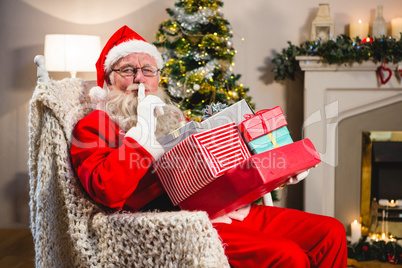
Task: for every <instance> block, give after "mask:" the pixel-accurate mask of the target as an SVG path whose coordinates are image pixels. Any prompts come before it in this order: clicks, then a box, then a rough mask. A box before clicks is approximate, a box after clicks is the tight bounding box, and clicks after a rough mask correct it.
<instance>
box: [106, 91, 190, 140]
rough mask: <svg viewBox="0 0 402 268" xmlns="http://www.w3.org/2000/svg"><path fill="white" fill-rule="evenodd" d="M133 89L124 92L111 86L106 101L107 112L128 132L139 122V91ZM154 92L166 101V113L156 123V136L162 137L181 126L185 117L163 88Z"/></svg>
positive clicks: (164, 108)
mask: <svg viewBox="0 0 402 268" xmlns="http://www.w3.org/2000/svg"><path fill="white" fill-rule="evenodd" d="M132 89H133V88H132V87H131V88H130V87H129V88H128V89H127V90H126V91H125V92H123V91H121V90H118V89H114V88H113V86H111V87H110V92H109V93H108V95H107V96H106V103H105V112H106V113H107V114H108V115H109V117H110V118H111V119H112V120H113V121H114V122H115V123H116V124H118V125H119V126H120V127H121V128H122V129H123V130H124V131H126V132H127V131H128V130H129V129H130V128H132V127H134V126H136V124H137V105H138V98H137V96H136V95H137V93H135V92H133V91H132ZM153 94H154V95H155V96H158V97H159V98H160V99H161V100H162V101H163V102H165V103H166V105H165V106H164V107H163V110H164V114H163V115H162V116H158V118H157V124H156V131H155V136H156V138H161V137H163V136H165V135H167V134H169V133H170V132H171V131H173V130H175V129H177V128H178V127H180V126H181V122H182V121H185V117H184V115H183V113H182V111H181V110H180V109H179V108H178V107H177V106H175V105H174V104H173V102H172V101H171V100H170V98H169V97H168V96H167V94H166V93H165V91H164V90H163V89H162V88H158V90H157V91H156V92H155V93H153Z"/></svg>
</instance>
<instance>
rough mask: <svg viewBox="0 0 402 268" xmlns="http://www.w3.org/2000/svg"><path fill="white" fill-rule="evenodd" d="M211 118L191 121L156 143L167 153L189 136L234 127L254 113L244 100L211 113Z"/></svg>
mask: <svg viewBox="0 0 402 268" xmlns="http://www.w3.org/2000/svg"><path fill="white" fill-rule="evenodd" d="M211 114H212V115H211V116H209V117H206V118H205V119H204V121H202V122H195V121H191V122H189V123H187V124H185V125H184V126H182V127H180V128H178V129H176V130H175V131H173V132H171V133H169V134H168V135H166V136H164V137H162V138H159V139H158V142H159V144H160V145H162V147H163V149H164V150H165V152H168V151H169V150H170V149H172V148H173V147H174V146H176V145H177V144H179V143H180V142H182V141H183V140H185V139H186V138H187V137H189V136H190V135H191V134H194V133H197V132H202V131H205V130H208V129H212V128H214V127H218V126H222V125H225V124H228V123H232V122H234V123H235V124H236V126H237V125H238V124H239V123H240V122H242V121H243V120H244V115H246V114H254V111H253V110H252V109H251V107H250V106H249V105H248V103H247V102H246V101H245V100H241V101H238V102H236V103H235V104H232V105H230V106H229V107H226V108H224V109H223V110H220V111H219V112H212V108H211Z"/></svg>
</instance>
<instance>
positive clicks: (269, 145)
mask: <svg viewBox="0 0 402 268" xmlns="http://www.w3.org/2000/svg"><path fill="white" fill-rule="evenodd" d="M290 143H293V140H292V138H291V137H290V134H289V130H288V128H287V127H281V128H279V129H277V130H274V131H272V132H270V133H268V134H266V135H264V136H261V137H259V138H257V139H255V140H252V141H250V142H249V143H248V144H247V146H248V148H249V149H250V152H251V154H259V153H262V152H266V151H269V150H272V149H275V148H277V147H280V146H284V145H287V144H290Z"/></svg>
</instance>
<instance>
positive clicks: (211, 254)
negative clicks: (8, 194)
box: [28, 79, 229, 268]
mask: <svg viewBox="0 0 402 268" xmlns="http://www.w3.org/2000/svg"><path fill="white" fill-rule="evenodd" d="M92 86H93V85H87V84H86V83H84V81H82V80H80V79H64V80H61V81H52V80H51V81H50V82H48V83H38V85H37V87H36V88H35V91H34V94H33V97H32V100H31V106H30V114H29V145H30V147H29V163H28V164H29V174H30V209H31V231H32V235H33V238H34V243H35V255H36V256H35V261H36V267H57V268H60V267H69V268H70V267H213V268H216V267H229V264H228V261H227V258H226V256H225V255H224V250H223V247H222V244H221V241H220V239H219V236H218V234H217V232H216V230H215V229H214V228H213V227H212V224H211V222H210V221H209V219H208V216H207V214H206V213H205V212H187V211H180V212H163V213H162V212H148V213H124V212H115V213H112V212H108V210H107V209H106V208H104V207H102V206H101V205H99V204H97V203H96V202H94V201H92V200H91V198H90V197H89V195H88V194H87V193H86V192H85V190H84V189H83V188H82V186H81V184H80V183H79V181H78V179H77V178H76V176H75V173H74V171H73V170H72V168H71V165H70V157H69V146H70V141H71V134H72V130H73V127H74V124H75V123H76V122H77V121H78V120H79V119H80V118H82V117H83V116H85V115H86V114H88V113H89V112H90V111H91V110H92V109H93V107H92V105H91V103H90V100H89V97H88V94H87V93H88V91H89V89H90V88H91V87H92Z"/></svg>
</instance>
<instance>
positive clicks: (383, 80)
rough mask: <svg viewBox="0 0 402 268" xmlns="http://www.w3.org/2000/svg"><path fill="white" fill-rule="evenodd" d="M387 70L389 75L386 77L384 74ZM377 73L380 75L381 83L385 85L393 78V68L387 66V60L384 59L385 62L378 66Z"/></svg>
mask: <svg viewBox="0 0 402 268" xmlns="http://www.w3.org/2000/svg"><path fill="white" fill-rule="evenodd" d="M386 72H388V75H387V76H386V77H384V74H386ZM377 73H378V76H379V77H380V81H381V84H383V85H385V84H386V83H387V82H388V81H389V80H390V79H391V76H392V71H391V69H390V68H387V67H385V60H384V64H383V65H382V66H380V67H378V68H377Z"/></svg>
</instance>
